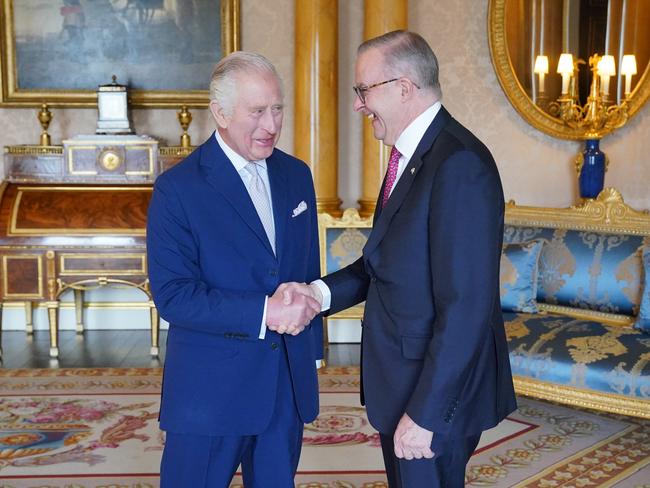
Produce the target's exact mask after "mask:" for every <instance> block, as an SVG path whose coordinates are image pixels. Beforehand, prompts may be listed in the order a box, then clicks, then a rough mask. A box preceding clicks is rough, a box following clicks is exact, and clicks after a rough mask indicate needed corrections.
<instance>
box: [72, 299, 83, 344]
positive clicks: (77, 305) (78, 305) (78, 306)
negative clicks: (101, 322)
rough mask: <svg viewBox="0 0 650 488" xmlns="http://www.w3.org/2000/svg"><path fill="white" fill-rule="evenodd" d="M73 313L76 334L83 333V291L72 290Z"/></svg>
mask: <svg viewBox="0 0 650 488" xmlns="http://www.w3.org/2000/svg"><path fill="white" fill-rule="evenodd" d="M74 313H75V317H76V318H77V334H83V332H84V322H83V320H84V292H83V290H76V289H75V290H74Z"/></svg>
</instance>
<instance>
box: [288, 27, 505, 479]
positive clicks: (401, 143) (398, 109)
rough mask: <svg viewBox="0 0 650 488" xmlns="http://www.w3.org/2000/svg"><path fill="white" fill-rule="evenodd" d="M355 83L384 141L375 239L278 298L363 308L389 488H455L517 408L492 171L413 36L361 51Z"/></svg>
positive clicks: (391, 36)
mask: <svg viewBox="0 0 650 488" xmlns="http://www.w3.org/2000/svg"><path fill="white" fill-rule="evenodd" d="M355 76H356V83H357V84H356V86H355V87H354V89H355V92H356V94H357V98H356V99H355V102H354V109H355V110H356V111H357V112H361V113H362V114H364V115H365V116H367V117H368V118H369V119H370V120H371V122H372V127H373V130H374V135H375V137H376V138H377V139H380V140H382V141H383V142H384V144H386V145H388V146H392V151H391V157H390V161H389V165H388V170H387V174H386V178H385V180H384V183H383V185H382V187H381V191H380V195H379V198H378V200H377V207H376V210H375V216H374V225H373V229H372V233H371V234H370V237H369V238H368V242H367V243H366V245H365V247H364V249H363V256H362V257H361V258H360V259H359V260H358V261H356V262H355V263H353V264H351V265H350V266H348V267H346V268H344V269H342V270H340V271H338V272H336V273H333V274H331V275H329V276H326V277H324V278H322V281H320V282H316V283H314V284H312V285H311V287H298V286H297V285H294V286H293V287H292V289H289V290H287V291H286V292H285V293H287V296H288V298H289V297H290V296H291V294H292V290H298V289H301V290H302V291H303V292H305V293H309V292H312V294H313V296H314V297H316V298H317V299H318V300H319V301H322V302H323V310H329V313H334V312H337V311H339V310H343V309H345V308H348V307H350V306H352V305H355V304H357V303H359V302H361V301H363V300H366V305H365V314H364V318H363V333H362V346H361V347H362V352H361V355H362V403H363V402H364V401H365V405H366V408H367V412H368V418H369V420H370V422H371V423H372V425H373V426H374V427H375V428H376V429H377V430H378V431H379V433H380V437H381V444H382V451H383V455H384V462H385V465H386V471H387V475H388V481H389V485H390V487H391V488H396V487H404V488H424V487H426V488H434V487H444V488H457V487H461V486H463V485H464V473H465V466H466V464H467V461H468V459H469V457H470V456H471V454H472V452H473V451H474V449H475V448H476V445H477V444H478V442H479V438H480V436H481V432H482V431H484V430H486V429H488V428H490V427H493V426H495V425H496V424H497V423H498V422H499V421H500V420H501V419H503V418H504V417H505V416H506V415H507V414H508V413H510V412H512V411H513V410H514V409H515V408H516V402H515V396H514V389H513V385H512V376H511V372H510V364H509V361H508V348H507V344H506V337H505V331H504V327H503V318H502V316H501V307H500V300H499V262H500V255H501V245H502V236H503V215H504V202H503V192H502V188H501V182H500V179H499V173H498V171H497V167H496V165H495V162H494V159H493V158H492V155H491V154H490V152H489V150H488V149H487V148H486V147H485V146H484V145H483V144H482V143H481V142H480V141H479V140H478V139H477V138H476V137H475V136H474V135H473V134H472V133H470V132H469V131H468V130H467V129H466V128H464V127H463V126H462V125H460V124H459V123H458V122H457V121H456V120H454V119H453V118H452V117H451V115H450V114H449V113H448V112H447V111H446V110H445V109H444V107H442V105H441V103H440V100H441V97H442V94H441V90H440V85H439V82H438V62H437V60H436V57H435V55H434V53H433V51H432V50H431V48H430V47H429V45H428V44H427V42H426V41H425V40H424V39H423V38H422V37H421V36H419V35H418V34H415V33H412V32H405V31H396V32H391V33H388V34H385V35H383V36H380V37H378V38H375V39H371V40H369V41H366V42H364V43H363V44H362V45H361V46H360V48H359V51H358V58H357V63H356V71H355ZM293 296H297V294H294V295H293Z"/></svg>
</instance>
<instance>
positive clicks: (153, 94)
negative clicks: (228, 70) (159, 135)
mask: <svg viewBox="0 0 650 488" xmlns="http://www.w3.org/2000/svg"><path fill="white" fill-rule="evenodd" d="M0 2H1V3H2V8H1V9H0V106H6V107H36V106H40V105H41V104H42V103H47V104H49V105H50V106H53V107H92V106H96V104H97V96H96V91H97V86H98V85H105V84H108V83H110V82H111V79H112V76H113V75H115V76H116V77H117V82H118V83H120V84H122V85H127V86H128V87H129V96H130V104H131V106H133V107H178V106H180V105H188V106H190V107H205V106H206V105H207V99H208V95H207V85H208V82H209V79H210V74H211V72H212V68H213V67H214V65H215V63H216V62H217V61H218V60H219V59H221V57H223V56H225V55H227V54H229V53H231V52H232V51H235V50H237V49H239V39H240V29H239V23H240V19H239V16H240V8H239V0H221V1H219V0H0Z"/></svg>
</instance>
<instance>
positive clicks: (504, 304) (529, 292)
mask: <svg viewBox="0 0 650 488" xmlns="http://www.w3.org/2000/svg"><path fill="white" fill-rule="evenodd" d="M542 244H543V242H542V241H541V240H534V241H526V242H522V243H520V244H506V245H505V246H503V252H502V253H501V273H500V276H499V282H500V294H501V309H502V310H507V311H511V312H528V313H536V312H537V302H536V298H537V263H538V261H539V256H540V251H541V250H542Z"/></svg>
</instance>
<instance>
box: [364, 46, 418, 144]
mask: <svg viewBox="0 0 650 488" xmlns="http://www.w3.org/2000/svg"><path fill="white" fill-rule="evenodd" d="M392 78H397V76H394V74H391V73H389V72H387V70H385V69H384V56H383V54H382V53H381V51H379V50H378V49H368V50H367V51H364V52H362V53H361V54H360V55H359V57H358V58H357V64H356V67H355V84H356V85H357V86H365V87H368V86H371V85H374V84H375V83H381V82H383V81H386V80H390V79H392ZM402 95H403V90H402V82H401V81H400V80H399V79H398V80H396V81H393V82H391V83H385V84H383V85H379V86H375V87H373V88H371V89H369V90H367V91H366V92H365V103H364V102H362V101H361V100H360V99H359V97H355V99H354V105H353V107H354V110H355V111H356V112H361V113H362V114H363V115H365V116H366V117H368V118H369V119H370V120H371V121H372V128H373V130H374V135H375V138H376V139H379V140H380V141H383V142H384V144H386V145H388V146H392V145H393V144H395V141H397V138H398V137H399V135H400V134H401V133H402V131H403V130H404V129H405V128H406V126H407V125H408V122H409V121H408V120H407V116H408V113H407V111H406V110H405V107H404V106H403V105H404V104H403V96H402Z"/></svg>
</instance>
